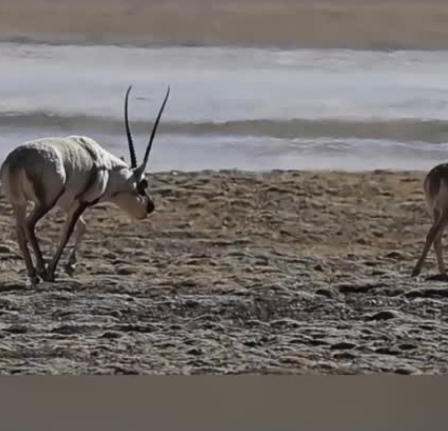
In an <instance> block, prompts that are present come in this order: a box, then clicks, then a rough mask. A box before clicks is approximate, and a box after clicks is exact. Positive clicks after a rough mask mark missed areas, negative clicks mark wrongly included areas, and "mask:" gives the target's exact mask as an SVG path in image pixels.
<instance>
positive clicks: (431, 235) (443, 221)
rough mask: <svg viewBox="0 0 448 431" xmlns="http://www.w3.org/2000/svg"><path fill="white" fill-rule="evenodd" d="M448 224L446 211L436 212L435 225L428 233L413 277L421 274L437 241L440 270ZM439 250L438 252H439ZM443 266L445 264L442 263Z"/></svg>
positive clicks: (436, 247) (435, 247)
mask: <svg viewBox="0 0 448 431" xmlns="http://www.w3.org/2000/svg"><path fill="white" fill-rule="evenodd" d="M447 222H448V213H447V212H446V211H444V212H439V211H438V212H437V213H436V212H435V213H434V223H433V225H432V226H431V228H430V229H429V231H428V234H427V235H426V241H425V245H424V247H423V250H422V253H421V255H420V258H419V259H418V261H417V263H416V265H415V267H414V269H413V271H412V274H411V276H412V277H416V276H417V275H419V274H420V271H421V270H422V267H423V263H424V262H425V259H426V256H427V254H428V252H429V249H430V248H431V245H432V243H433V242H434V241H435V240H436V239H437V242H435V243H434V249H435V250H436V254H437V261H438V263H439V269H440V262H441V259H442V254H441V237H442V233H443V230H444V228H445V227H446V225H447ZM437 250H438V251H437ZM442 266H443V262H442Z"/></svg>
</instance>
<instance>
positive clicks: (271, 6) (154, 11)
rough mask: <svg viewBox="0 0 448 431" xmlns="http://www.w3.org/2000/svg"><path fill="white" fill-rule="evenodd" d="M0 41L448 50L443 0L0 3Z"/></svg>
mask: <svg viewBox="0 0 448 431" xmlns="http://www.w3.org/2000/svg"><path fill="white" fill-rule="evenodd" d="M0 40H37V41H51V42H54V43H63V42H72V43H106V44H109V43H117V44H120V43H131V44H138V45H146V44H154V43H156V44H181V45H185V44H192V45H195V44H201V45H203V44H205V45H207V44H218V45H221V44H224V45H257V46H281V47H350V48H374V49H377V48H378V49H384V48H420V49H427V48H428V49H433V48H443V49H446V48H447V47H448V3H447V2H446V1H443V0H425V1H421V0H420V1H418V0H375V1H369V0H76V1H75V0H20V1H18V0H2V1H1V2H0Z"/></svg>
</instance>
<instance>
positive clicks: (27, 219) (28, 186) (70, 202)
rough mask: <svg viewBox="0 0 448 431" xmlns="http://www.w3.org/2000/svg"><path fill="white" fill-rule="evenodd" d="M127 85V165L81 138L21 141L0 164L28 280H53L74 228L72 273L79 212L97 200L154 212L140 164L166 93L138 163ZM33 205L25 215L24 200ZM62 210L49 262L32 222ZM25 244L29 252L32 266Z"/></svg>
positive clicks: (136, 212) (135, 212)
mask: <svg viewBox="0 0 448 431" xmlns="http://www.w3.org/2000/svg"><path fill="white" fill-rule="evenodd" d="M131 88H132V86H129V88H128V89H127V92H126V96H125V101H124V120H125V127H126V136H127V140H128V146H129V153H130V162H131V164H130V166H129V165H128V164H127V163H126V162H125V161H124V159H123V158H119V157H116V156H114V155H113V154H111V153H109V152H108V151H106V150H105V149H104V148H102V147H101V146H100V145H99V144H98V143H97V142H95V141H94V140H93V139H90V138H87V137H84V136H68V137H63V138H43V139H37V140H33V141H29V142H26V143H25V144H23V145H20V146H19V147H16V148H15V149H14V150H12V151H11V152H10V153H9V155H8V156H7V157H6V159H5V161H4V162H3V164H2V166H1V168H0V179H1V185H2V189H3V193H4V195H5V196H6V198H7V199H8V200H9V202H10V204H11V206H12V210H13V215H14V218H15V222H16V235H17V242H18V245H19V247H20V250H21V253H22V255H23V257H24V260H25V264H26V269H27V274H28V278H29V280H30V282H31V283H32V284H37V283H39V281H40V279H42V280H44V281H54V277H55V270H56V267H57V265H58V262H59V260H60V258H61V255H62V252H63V250H64V248H65V246H66V245H67V242H68V240H69V239H70V237H71V235H72V234H73V232H75V243H74V246H73V248H72V249H71V253H70V256H69V260H68V263H67V264H66V266H65V270H66V272H67V273H68V274H69V275H72V273H73V270H74V267H75V264H76V251H77V249H78V247H79V244H80V242H81V237H82V236H83V234H84V232H85V229H86V224H85V221H84V219H83V218H82V214H83V212H84V211H85V210H86V209H87V208H89V207H92V206H94V205H96V204H97V203H99V202H111V203H113V204H115V205H117V206H118V207H119V208H120V209H121V210H123V211H125V212H126V213H127V214H129V215H130V216H131V217H133V218H134V219H143V218H145V217H146V216H148V215H149V214H151V213H152V212H153V211H154V203H153V200H152V198H151V195H150V193H149V190H148V181H147V179H146V176H145V168H146V165H147V163H148V158H149V153H150V150H151V146H152V142H153V139H154V136H155V133H156V130H157V126H158V124H159V121H160V117H161V115H162V112H163V110H164V108H165V104H166V101H167V100H168V96H169V93H170V87H169V86H168V89H167V92H166V95H165V99H164V100H163V103H162V106H161V107H160V110H159V113H158V115H157V117H156V120H155V122H154V125H153V128H152V132H151V135H150V138H149V142H148V144H147V146H146V150H145V153H144V157H143V161H142V163H141V164H140V165H137V159H136V155H135V149H134V144H133V140H132V134H131V129H130V126H129V120H128V99H129V93H130V90H131ZM28 202H32V203H33V204H34V205H33V209H32V211H31V213H30V214H29V215H28V216H27V203H28ZM55 206H57V207H59V208H61V209H62V210H63V211H64V212H65V213H66V214H67V217H66V220H65V223H64V224H63V227H62V231H61V236H60V240H59V245H58V247H57V249H56V252H55V254H54V256H53V258H52V260H51V261H50V263H49V264H48V266H47V265H46V263H45V260H44V258H43V256H42V252H41V250H40V248H39V244H38V241H37V238H36V234H35V227H36V223H37V222H38V221H39V220H40V219H41V218H42V217H43V216H44V215H45V214H47V213H48V212H49V211H50V210H51V209H52V208H53V207H55ZM28 243H30V244H31V248H32V250H33V251H34V255H35V260H36V267H34V265H33V260H32V259H31V255H30V251H29V249H28Z"/></svg>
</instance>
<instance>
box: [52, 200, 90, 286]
mask: <svg viewBox="0 0 448 431" xmlns="http://www.w3.org/2000/svg"><path fill="white" fill-rule="evenodd" d="M86 208H87V204H85V203H81V202H77V203H75V205H74V206H73V207H72V208H71V209H70V211H69V212H68V215H67V219H66V220H65V223H64V225H63V227H62V232H61V239H60V242H59V246H58V248H57V250H56V253H55V254H54V256H53V259H52V260H51V262H50V264H49V265H48V271H47V278H46V280H47V281H53V280H54V273H55V271H56V267H57V265H58V262H59V260H60V258H61V256H62V252H63V251H64V248H65V246H66V245H67V242H68V240H69V239H70V237H71V235H72V234H73V231H74V229H75V224H76V222H77V221H78V219H79V218H80V217H81V214H82V213H83V212H84V210H85V209H86Z"/></svg>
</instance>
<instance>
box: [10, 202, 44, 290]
mask: <svg viewBox="0 0 448 431" xmlns="http://www.w3.org/2000/svg"><path fill="white" fill-rule="evenodd" d="M12 210H13V213H14V216H15V219H16V235H17V242H18V244H19V247H20V251H21V252H22V255H23V258H24V260H25V265H26V270H27V275H28V278H29V280H30V282H31V284H32V285H36V284H38V283H39V277H38V276H37V273H36V269H35V268H34V265H33V259H32V258H31V254H30V251H29V249H28V237H27V232H26V204H25V205H13V207H12Z"/></svg>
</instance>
